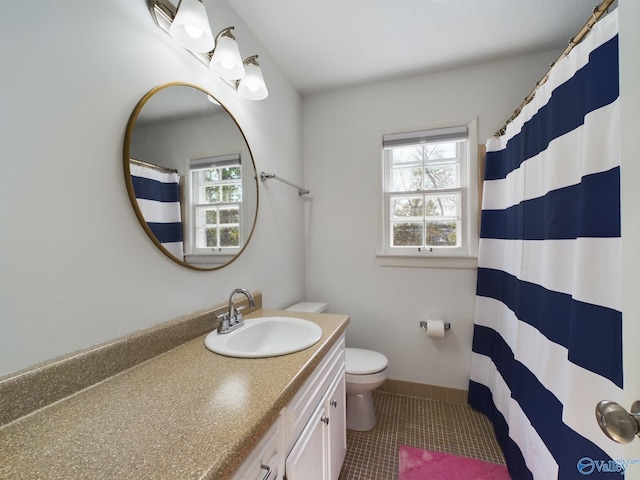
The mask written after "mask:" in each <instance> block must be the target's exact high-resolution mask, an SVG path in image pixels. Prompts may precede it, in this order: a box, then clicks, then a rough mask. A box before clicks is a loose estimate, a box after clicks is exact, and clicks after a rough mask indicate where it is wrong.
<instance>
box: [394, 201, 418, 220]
mask: <svg viewBox="0 0 640 480" xmlns="http://www.w3.org/2000/svg"><path fill="white" fill-rule="evenodd" d="M423 203H424V200H423V197H422V196H419V197H395V198H392V199H391V216H392V217H393V218H406V217H419V218H422V217H423Z"/></svg>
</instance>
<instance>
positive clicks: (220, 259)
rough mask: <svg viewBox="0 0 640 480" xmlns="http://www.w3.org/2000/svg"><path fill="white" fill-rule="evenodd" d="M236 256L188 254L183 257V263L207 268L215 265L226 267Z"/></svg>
mask: <svg viewBox="0 0 640 480" xmlns="http://www.w3.org/2000/svg"><path fill="white" fill-rule="evenodd" d="M236 255H237V254H235V253H234V254H226V253H218V254H215V255H211V254H209V255H207V254H188V255H185V256H184V261H185V262H187V263H191V264H196V265H207V266H215V265H226V264H227V263H229V262H230V261H231V260H233V258H234V257H235V256H236Z"/></svg>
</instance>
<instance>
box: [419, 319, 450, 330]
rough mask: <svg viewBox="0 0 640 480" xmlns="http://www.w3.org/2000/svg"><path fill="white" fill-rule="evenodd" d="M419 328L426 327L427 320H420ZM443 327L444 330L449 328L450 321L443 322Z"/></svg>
mask: <svg viewBox="0 0 640 480" xmlns="http://www.w3.org/2000/svg"><path fill="white" fill-rule="evenodd" d="M420 328H424V329H425V330H426V329H427V321H426V320H420ZM444 329H445V330H451V323H450V322H444Z"/></svg>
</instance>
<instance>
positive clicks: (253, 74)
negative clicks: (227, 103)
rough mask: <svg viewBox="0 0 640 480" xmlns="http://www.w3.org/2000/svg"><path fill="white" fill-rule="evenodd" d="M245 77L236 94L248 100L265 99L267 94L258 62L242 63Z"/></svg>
mask: <svg viewBox="0 0 640 480" xmlns="http://www.w3.org/2000/svg"><path fill="white" fill-rule="evenodd" d="M244 69H245V72H246V73H245V76H244V77H243V78H242V80H240V83H239V84H238V93H239V94H240V95H242V96H243V97H244V98H248V99H249V100H263V99H265V98H267V96H268V95H269V92H268V90H267V85H266V84H265V83H264V77H263V76H262V70H261V69H260V65H258V62H255V61H251V62H247V61H246V60H245V63H244Z"/></svg>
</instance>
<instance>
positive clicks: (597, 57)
mask: <svg viewBox="0 0 640 480" xmlns="http://www.w3.org/2000/svg"><path fill="white" fill-rule="evenodd" d="M618 83H619V82H618V16H617V11H613V12H612V13H610V14H609V15H607V16H606V17H605V18H603V19H601V20H600V21H599V22H598V23H597V24H596V25H595V26H594V27H593V29H592V31H591V33H590V34H589V35H588V36H587V38H586V39H585V40H584V41H583V42H582V43H581V44H579V45H578V46H576V47H575V48H574V49H573V50H572V51H571V53H570V54H569V55H568V56H567V57H565V58H564V59H563V60H561V61H559V62H558V64H557V65H556V66H554V67H553V68H552V70H551V72H550V75H549V78H548V80H547V82H546V83H545V84H544V85H543V86H542V87H540V88H539V90H538V91H537V93H536V96H535V98H534V100H533V101H532V102H531V103H529V104H528V105H527V106H526V107H525V108H524V109H523V110H522V112H521V113H520V115H519V116H518V117H517V118H516V119H515V120H514V121H513V122H512V123H510V124H509V125H508V128H507V130H506V133H505V134H504V135H503V136H500V137H497V138H492V139H490V140H488V142H487V158H486V169H485V181H484V197H483V202H482V220H481V221H482V223H481V225H482V226H481V235H480V236H481V239H480V250H479V256H478V283H477V295H476V313H475V325H474V337H473V353H472V367H471V375H470V385H469V403H470V404H471V405H472V406H473V407H476V408H477V409H479V410H481V411H483V412H484V413H486V414H487V415H488V417H489V418H490V419H491V420H492V422H493V424H494V427H495V431H496V435H497V437H498V440H499V442H500V444H501V446H502V448H503V451H504V453H505V457H506V460H507V466H508V467H509V472H510V474H511V476H512V478H513V479H514V480H520V479H531V478H533V479H536V480H538V479H539V480H550V479H561V480H567V479H574V478H575V479H584V478H585V475H586V473H588V472H587V470H588V469H589V468H593V466H594V465H596V466H597V465H600V466H602V465H603V463H599V462H605V461H606V462H608V461H610V460H614V461H615V460H618V459H620V458H621V457H622V451H621V450H620V447H619V446H618V445H617V444H615V443H614V442H612V441H611V440H609V439H608V438H607V437H605V435H604V434H603V433H602V432H601V431H600V429H599V427H598V425H597V422H596V420H595V416H594V409H595V405H596V404H597V403H598V402H599V401H600V400H602V399H606V398H620V396H621V392H622V386H623V383H622V382H623V375H622V373H623V372H622V313H621V298H620V286H621V274H620V268H621V267H620V262H621V259H620V249H621V246H620V243H621V242H620V236H621V224H620V148H619V100H618V90H619V88H618ZM589 460H592V461H593V462H595V463H591V464H589ZM580 462H582V467H581V465H579V463H580ZM589 465H590V466H589ZM609 465H610V464H609ZM585 468H586V469H587V470H585ZM581 469H582V471H581ZM599 475H600V473H599V472H598V471H595V475H594V477H597V478H609V477H602V476H599ZM613 475H614V476H615V478H616V479H618V478H623V477H622V476H621V475H620V472H615V473H614V474H613ZM612 478H613V477H612Z"/></svg>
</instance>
